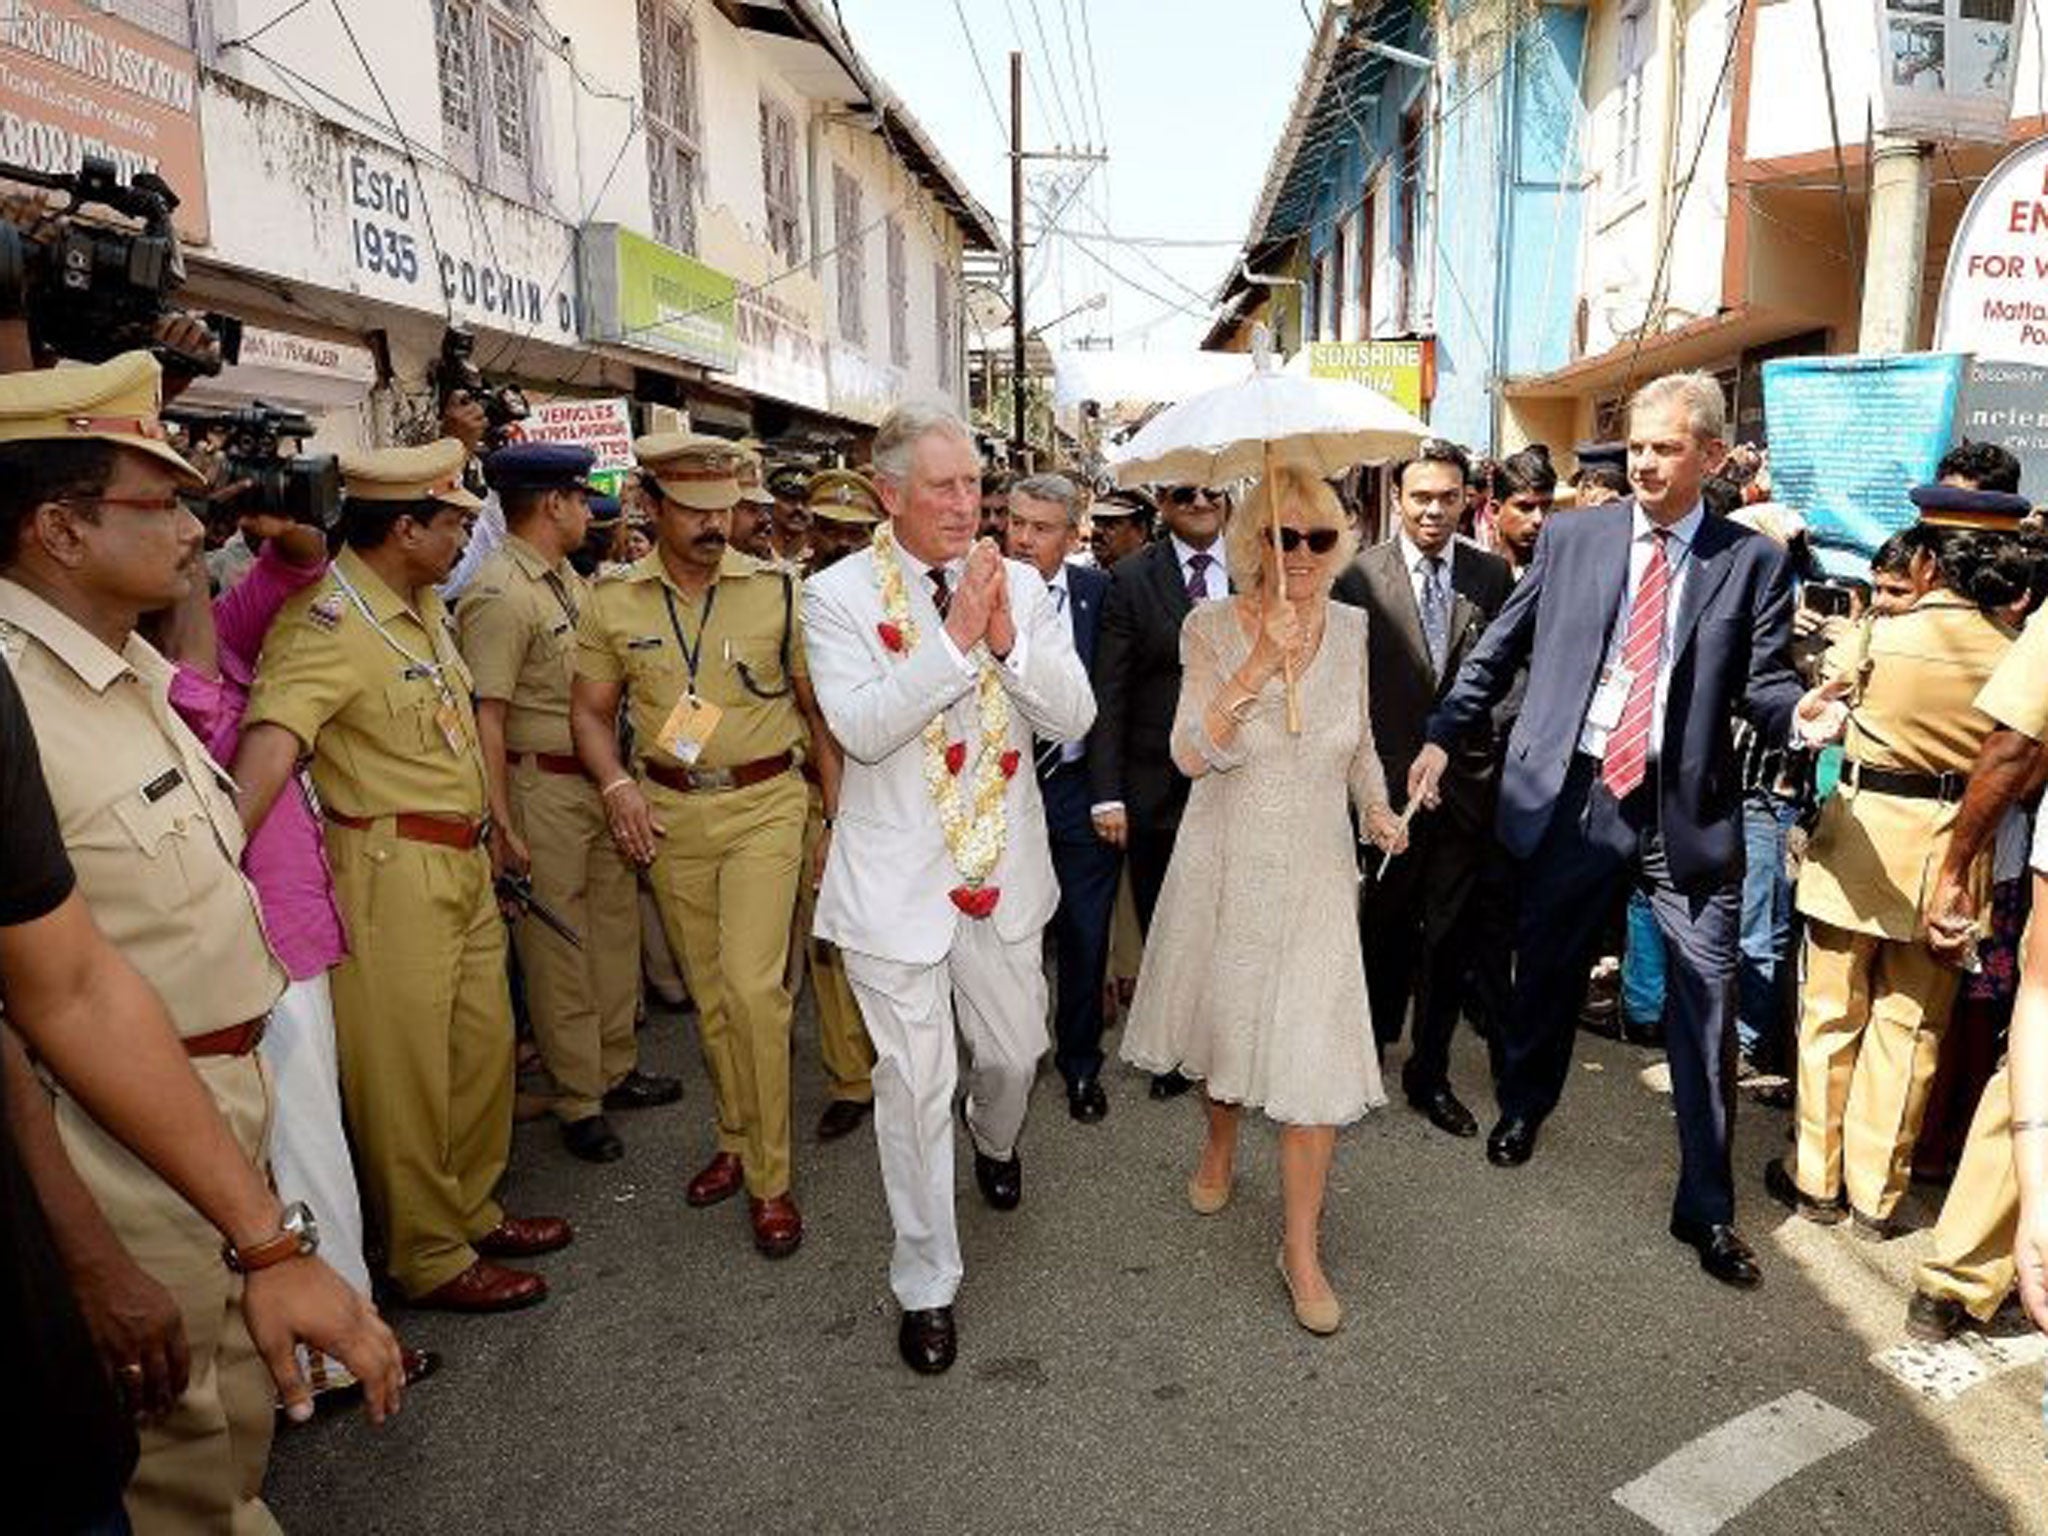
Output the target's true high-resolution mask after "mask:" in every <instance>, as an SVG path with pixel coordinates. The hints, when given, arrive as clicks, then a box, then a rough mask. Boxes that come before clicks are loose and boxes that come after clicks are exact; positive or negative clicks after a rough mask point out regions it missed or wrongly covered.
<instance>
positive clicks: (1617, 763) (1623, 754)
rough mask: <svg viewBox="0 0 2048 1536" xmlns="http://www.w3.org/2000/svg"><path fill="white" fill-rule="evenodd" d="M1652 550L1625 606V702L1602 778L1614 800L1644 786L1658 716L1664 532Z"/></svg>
mask: <svg viewBox="0 0 2048 1536" xmlns="http://www.w3.org/2000/svg"><path fill="white" fill-rule="evenodd" d="M1651 531H1652V533H1654V534H1655V538H1654V540H1653V541H1652V542H1651V545H1650V563H1649V564H1648V565H1646V566H1645V567H1643V579H1642V580H1641V581H1640V582H1638V583H1637V584H1636V597H1635V601H1634V602H1633V603H1631V604H1630V605H1629V610H1628V631H1627V634H1626V635H1625V637H1624V638H1623V640H1622V642H1621V664H1622V665H1623V666H1624V667H1626V668H1628V672H1629V687H1628V701H1627V702H1626V703H1625V704H1623V705H1622V709H1621V719H1620V720H1619V721H1617V722H1616V723H1615V727H1614V729H1613V730H1611V731H1609V732H1608V733H1607V756H1606V758H1605V760H1604V761H1603V762H1602V763H1601V765H1600V779H1601V782H1602V783H1604V784H1605V785H1606V786H1607V788H1608V789H1609V790H1610V791H1611V792H1612V793H1613V795H1614V798H1615V799H1617V800H1621V799H1625V798H1626V797H1627V796H1628V794H1629V793H1630V791H1632V790H1633V789H1634V788H1635V787H1636V786H1637V785H1638V784H1640V783H1642V782H1643V772H1644V770H1645V769H1646V768H1647V767H1648V765H1649V761H1650V722H1651V719H1652V718H1653V717H1654V716H1655V714H1656V712H1657V664H1658V661H1659V660H1660V658H1661V656H1662V653H1663V649H1664V602H1665V598H1666V596H1667V594H1668V593H1669V592H1670V588H1671V563H1670V560H1669V559H1668V558H1667V556H1666V555H1665V548H1666V546H1667V545H1668V543H1669V542H1670V537H1671V536H1670V534H1669V533H1668V532H1667V531H1666V530H1664V529H1662V528H1656V529H1652V530H1651Z"/></svg>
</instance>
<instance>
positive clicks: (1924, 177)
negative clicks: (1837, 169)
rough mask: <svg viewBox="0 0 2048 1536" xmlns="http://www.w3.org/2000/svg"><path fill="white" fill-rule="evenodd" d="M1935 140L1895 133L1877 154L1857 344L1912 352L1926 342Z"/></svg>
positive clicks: (1882, 137)
mask: <svg viewBox="0 0 2048 1536" xmlns="http://www.w3.org/2000/svg"><path fill="white" fill-rule="evenodd" d="M1933 154H1934V146H1933V145H1932V144H1924V143H1919V142H1916V141H1915V140H1913V139H1908V138H1899V137H1896V136H1894V135H1892V134H1889V133H1880V134H1878V135H1877V136H1876V144H1875V151H1874V153H1873V154H1872V156H1871V170H1870V212H1869V216H1868V217H1867V218H1866V219H1865V221H1864V222H1865V225H1866V230H1865V251H1864V262H1863V314H1862V317H1861V322H1860V324H1859V325H1858V328H1857V336H1856V350H1857V351H1858V352H1866V353H1890V352H1911V351H1912V350H1913V349H1914V348H1915V347H1917V346H1919V345H1920V340H1919V338H1920V282H1921V277H1922V274H1923V272H1924V271H1925V269H1926V266H1927V200H1928V192H1929V177H1930V172H1931V170H1932V157H1933Z"/></svg>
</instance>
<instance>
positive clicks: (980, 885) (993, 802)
mask: <svg viewBox="0 0 2048 1536" xmlns="http://www.w3.org/2000/svg"><path fill="white" fill-rule="evenodd" d="M869 550H870V554H871V556H872V558H873V560H874V565H875V584H876V587H877V588H878V589H879V592H880V595H881V599H882V613H883V615H884V618H883V621H882V622H881V623H880V624H878V625H876V626H875V631H876V633H877V634H878V635H880V636H881V640H882V644H883V645H884V646H885V647H886V648H887V649H888V650H889V651H890V653H891V654H893V655H896V656H908V655H909V654H910V652H911V651H912V650H914V649H915V648H916V646H917V623H916V621H915V620H913V619H912V618H911V616H910V595H909V593H908V592H907V591H906V590H905V589H904V585H903V567H902V565H901V564H900V563H899V562H898V561H897V559H896V539H895V536H894V533H893V531H892V530H891V529H890V527H889V525H888V524H887V523H882V524H881V525H879V526H878V527H877V528H876V529H875V536H874V541H873V543H872V544H871V545H870V546H869ZM970 659H974V660H976V661H977V663H978V667H979V672H978V675H977V677H976V679H975V706H976V709H977V711H978V713H979V729H978V731H977V733H976V734H977V736H978V739H979V750H978V752H977V754H976V757H975V764H974V784H973V793H972V796H971V797H969V796H963V795H962V793H961V788H960V776H961V771H962V770H963V769H964V768H965V767H966V766H967V743H966V742H964V741H953V740H951V739H949V737H948V735H947V731H946V717H945V715H944V714H943V713H941V714H939V715H935V716H934V717H933V718H932V722H931V724H929V725H927V726H926V727H925V728H924V783H925V789H926V790H927V791H928V792H929V793H930V795H931V797H932V803H933V804H934V805H936V806H937V807H938V812H939V825H940V826H941V828H943V829H944V831H945V834H946V851H947V852H948V853H950V854H951V855H952V856H953V867H954V868H955V869H956V870H958V871H959V872H960V879H961V883H960V884H959V885H956V886H954V887H953V889H952V890H951V891H950V892H948V895H950V896H951V898H952V901H953V905H954V906H956V907H958V908H959V909H960V910H961V911H962V912H965V913H966V914H967V915H968V916H969V917H987V916H988V915H989V914H990V913H991V912H993V911H995V909H996V903H997V902H998V901H1000V900H1001V899H1002V894H1003V893H1002V890H1001V889H1000V888H999V887H997V886H993V885H990V884H988V883H987V881H988V877H989V875H990V874H992V873H993V872H994V870H995V867H996V864H997V862H998V861H999V860H1000V859H1001V858H1002V856H1003V844H1004V842H1005V841H1006V839H1007V837H1008V835H1009V825H1008V821H1007V818H1006V816H1005V812H1004V806H1003V796H1004V794H1005V792H1006V791H1007V789H1008V786H1009V781H1010V779H1011V778H1012V777H1013V776H1014V775H1015V774H1016V772H1017V767H1018V764H1019V762H1020V761H1021V756H1020V754H1019V753H1018V752H1017V751H1016V750H1015V749H1014V748H1011V747H1008V746H1006V745H1005V744H1006V743H1007V742H1008V740H1009V734H1010V698H1009V695H1008V694H1007V693H1005V692H1004V691H1003V684H1002V679H1001V678H1000V677H999V676H998V675H997V673H996V668H995V663H994V662H993V661H992V660H991V659H990V657H989V654H988V652H987V650H986V648H985V647H982V646H976V647H975V650H974V657H973V658H970Z"/></svg>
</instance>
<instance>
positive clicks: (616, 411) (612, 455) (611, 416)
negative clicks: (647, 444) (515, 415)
mask: <svg viewBox="0 0 2048 1536" xmlns="http://www.w3.org/2000/svg"><path fill="white" fill-rule="evenodd" d="M510 436H511V437H512V438H513V439H514V440H516V441H518V442H522V443H573V444H575V445H576V446H578V447H581V448H588V449H590V451H591V452H593V453H595V454H596V455H597V462H596V463H595V464H594V465H592V466H591V472H592V473H593V474H600V475H601V474H609V473H611V472H614V471H618V470H626V469H631V468H632V467H633V414H632V410H631V408H630V407H629V406H628V405H627V403H626V401H625V400H624V399H623V398H621V397H619V396H616V395H614V396H610V397H607V398H605V399H600V400H537V401H535V402H534V403H533V406H532V408H531V409H530V410H529V411H528V413H527V416H526V419H525V420H524V421H521V422H516V423H514V424H513V426H512V428H511V432H510Z"/></svg>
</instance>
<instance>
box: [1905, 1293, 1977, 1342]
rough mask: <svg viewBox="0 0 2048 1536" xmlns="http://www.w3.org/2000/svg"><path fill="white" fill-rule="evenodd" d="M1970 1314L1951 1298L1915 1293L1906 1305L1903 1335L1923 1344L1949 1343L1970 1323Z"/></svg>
mask: <svg viewBox="0 0 2048 1536" xmlns="http://www.w3.org/2000/svg"><path fill="white" fill-rule="evenodd" d="M1969 1321H1970V1314H1969V1311H1968V1310H1967V1309H1966V1308H1965V1307H1964V1306H1963V1304H1962V1303H1961V1302H1960V1301H1957V1300H1956V1299H1955V1298H1954V1297H1951V1296H1930V1295H1928V1294H1927V1293H1926V1292H1925V1291H1915V1292H1914V1293H1913V1299H1912V1300H1911V1301H1909V1302H1907V1303H1906V1333H1907V1336H1908V1337H1910V1338H1915V1339H1918V1340H1919V1341H1920V1342H1921V1343H1922V1344H1939V1343H1941V1342H1942V1341H1943V1340H1945V1339H1952V1338H1954V1337H1955V1336H1956V1335H1957V1334H1959V1333H1961V1332H1962V1331H1963V1328H1964V1327H1965V1326H1966V1325H1967V1324H1968V1323H1969Z"/></svg>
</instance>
